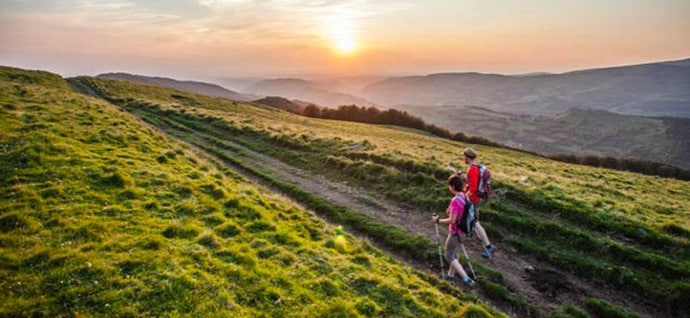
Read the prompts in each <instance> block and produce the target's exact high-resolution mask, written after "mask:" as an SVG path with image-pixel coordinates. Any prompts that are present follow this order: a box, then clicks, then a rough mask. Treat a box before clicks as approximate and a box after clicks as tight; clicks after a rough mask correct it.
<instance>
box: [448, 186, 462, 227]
mask: <svg viewBox="0 0 690 318" xmlns="http://www.w3.org/2000/svg"><path fill="white" fill-rule="evenodd" d="M461 195H462V196H463V197H464V196H465V194H464V193H459V194H458V195H456V196H455V197H453V199H452V200H450V204H449V205H448V210H446V213H448V216H450V217H451V218H452V217H453V214H455V215H456V218H455V221H456V222H457V221H458V220H459V219H461V218H462V213H463V212H464V211H465V205H464V204H462V199H461V198H459V196H461ZM448 232H450V234H460V233H462V232H461V231H460V230H459V229H458V227H457V226H456V225H455V223H451V224H449V225H448Z"/></svg>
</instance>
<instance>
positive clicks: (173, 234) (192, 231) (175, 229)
mask: <svg viewBox="0 0 690 318" xmlns="http://www.w3.org/2000/svg"><path fill="white" fill-rule="evenodd" d="M197 235H199V229H197V228H196V227H191V226H187V227H183V226H180V225H177V224H175V225H171V226H168V228H166V229H165V231H163V236H165V237H167V238H183V239H188V238H192V237H195V236H197Z"/></svg>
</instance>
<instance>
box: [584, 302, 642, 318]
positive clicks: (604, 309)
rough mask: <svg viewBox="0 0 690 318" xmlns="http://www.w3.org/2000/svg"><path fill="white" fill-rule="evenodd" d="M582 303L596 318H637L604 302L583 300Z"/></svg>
mask: <svg viewBox="0 0 690 318" xmlns="http://www.w3.org/2000/svg"><path fill="white" fill-rule="evenodd" d="M584 301H585V306H586V307H587V311H588V312H589V313H591V314H592V315H593V316H594V317H597V318H638V316H637V315H636V314H634V313H631V312H629V311H627V310H625V309H624V308H622V307H620V306H616V305H614V304H611V303H609V302H607V301H605V300H600V299H596V298H585V300H584Z"/></svg>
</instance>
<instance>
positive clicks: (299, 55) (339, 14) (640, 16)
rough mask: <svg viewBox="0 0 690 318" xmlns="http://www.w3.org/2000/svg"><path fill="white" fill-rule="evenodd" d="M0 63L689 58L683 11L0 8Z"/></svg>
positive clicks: (218, 67) (270, 68) (284, 5)
mask: <svg viewBox="0 0 690 318" xmlns="http://www.w3.org/2000/svg"><path fill="white" fill-rule="evenodd" d="M0 27H2V29H1V31H0V64H2V65H9V66H15V67H21V68H30V69H43V70H48V71H52V72H55V73H58V74H61V75H65V76H75V75H96V74H100V73H106V72H126V73H132V74H139V75H146V76H161V77H173V78H177V79H183V80H213V79H221V78H240V77H262V78H265V77H269V78H278V77H341V76H344V77H353V76H403V75H424V74H432V73H449V72H480V73H494V74H506V75H516V74H527V73H534V72H549V73H564V72H569V71H575V70H582V69H592V68H603V67H614V66H622V65H631V64H644V63H652V62H660V61H670V60H681V59H686V58H688V57H690V41H688V40H687V39H689V38H690V1H681V0H668V1H658V2H651V1H644V0H628V1H623V0H614V1H608V2H606V3H602V2H600V1H594V0H586V1H559V2H553V1H548V0H535V1H531V2H529V3H526V2H524V1H518V0H510V1H503V2H501V3H500V4H499V3H493V2H485V1H479V0H463V1H438V0H437V1H424V2H422V3H417V2H413V1H401V0H386V1H372V0H355V1H333V0H320V1H316V0H311V1H297V0H254V1H252V0H185V1H175V2H160V1H146V0H118V1H97V0H69V1H60V2H55V1H47V0H0Z"/></svg>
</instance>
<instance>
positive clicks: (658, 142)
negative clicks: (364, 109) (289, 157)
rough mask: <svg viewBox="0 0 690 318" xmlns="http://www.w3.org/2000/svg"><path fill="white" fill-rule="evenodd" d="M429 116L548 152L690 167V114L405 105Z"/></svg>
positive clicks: (472, 132)
mask: <svg viewBox="0 0 690 318" xmlns="http://www.w3.org/2000/svg"><path fill="white" fill-rule="evenodd" d="M400 109H403V110H407V111H409V112H411V113H413V114H415V115H418V116H420V117H422V118H423V119H424V120H425V121H427V122H429V123H432V124H435V125H438V126H440V127H443V128H445V129H448V130H450V131H462V132H464V133H466V134H470V135H479V136H482V137H486V138H489V139H491V140H496V141H499V142H501V143H504V144H507V145H510V146H513V147H517V148H521V149H526V150H529V151H534V152H538V153H544V154H554V153H564V154H575V155H583V154H587V155H594V156H600V157H607V156H611V157H621V158H623V157H625V158H637V159H643V160H651V161H655V162H663V163H668V164H671V165H674V166H678V167H682V168H684V169H689V168H690V162H689V161H688V160H687V158H688V157H689V156H690V142H689V141H688V140H690V133H689V132H688V129H689V128H688V127H690V119H687V118H649V117H639V116H630V115H621V114H615V113H610V112H606V111H597V110H579V109H571V110H569V111H566V112H563V113H561V114H559V115H557V116H554V117H542V116H526V115H515V114H510V113H500V112H494V111H490V110H488V109H485V108H479V107H452V106H448V107H426V106H401V107H400Z"/></svg>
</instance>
